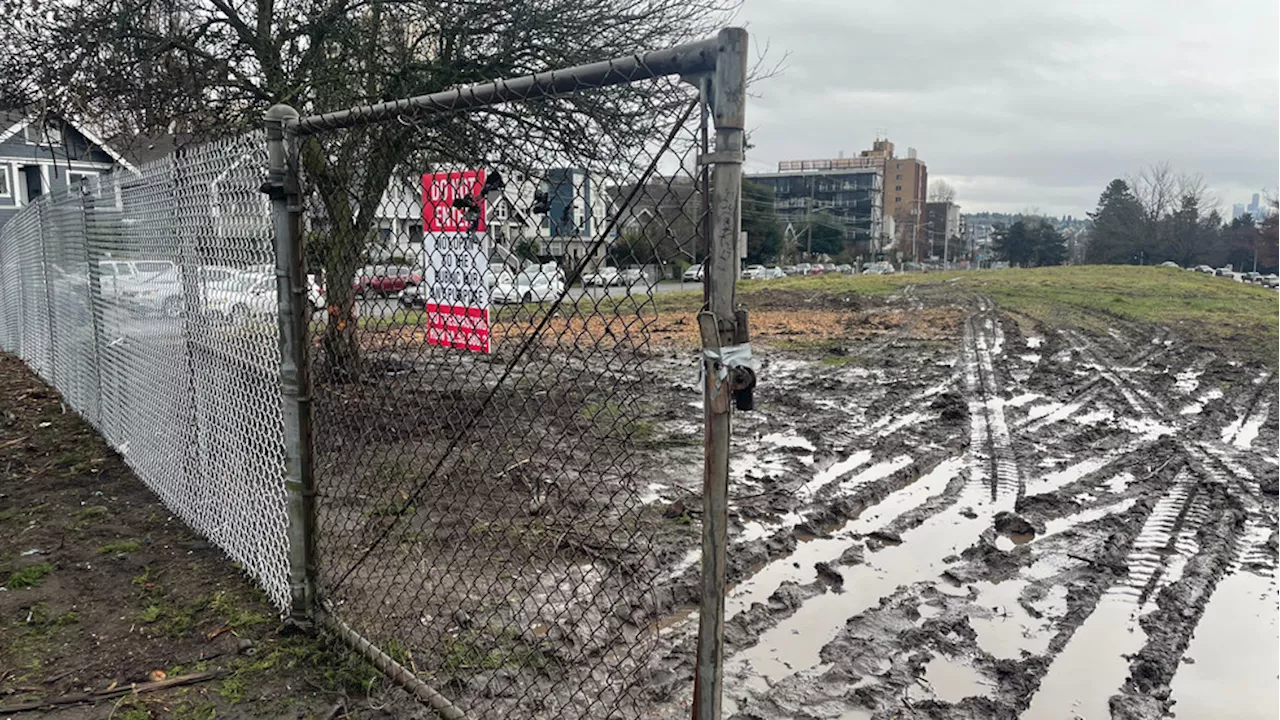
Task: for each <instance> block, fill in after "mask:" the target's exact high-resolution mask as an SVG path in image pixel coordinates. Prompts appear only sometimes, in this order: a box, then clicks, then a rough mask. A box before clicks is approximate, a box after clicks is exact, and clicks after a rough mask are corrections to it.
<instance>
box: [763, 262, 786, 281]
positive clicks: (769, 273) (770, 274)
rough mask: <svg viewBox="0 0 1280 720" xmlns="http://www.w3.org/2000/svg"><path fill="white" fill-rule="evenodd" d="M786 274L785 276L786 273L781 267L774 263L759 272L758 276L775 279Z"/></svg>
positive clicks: (764, 278)
mask: <svg viewBox="0 0 1280 720" xmlns="http://www.w3.org/2000/svg"><path fill="white" fill-rule="evenodd" d="M786 276H787V273H786V271H785V270H784V269H783V268H780V267H778V266H777V265H774V266H773V267H767V268H765V269H764V272H763V273H761V275H760V278H761V279H762V280H776V279H778V278H781V277H786Z"/></svg>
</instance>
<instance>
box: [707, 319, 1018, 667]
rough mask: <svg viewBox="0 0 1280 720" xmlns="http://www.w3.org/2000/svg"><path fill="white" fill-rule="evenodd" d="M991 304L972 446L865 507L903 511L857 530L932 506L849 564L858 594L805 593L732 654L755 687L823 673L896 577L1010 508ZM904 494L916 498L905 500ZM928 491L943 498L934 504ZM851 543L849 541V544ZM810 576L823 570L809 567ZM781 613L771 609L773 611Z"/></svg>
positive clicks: (924, 565)
mask: <svg viewBox="0 0 1280 720" xmlns="http://www.w3.org/2000/svg"><path fill="white" fill-rule="evenodd" d="M993 310H994V308H993V306H992V304H991V302H990V301H989V300H987V299H986V298H981V299H980V300H979V305H978V309H977V311H976V312H974V313H971V314H970V316H969V317H968V318H967V319H966V322H965V329H966V331H965V339H964V345H963V349H962V359H963V362H964V368H963V371H962V372H963V374H964V376H965V379H966V388H967V389H968V390H969V392H970V393H971V397H970V400H969V408H970V414H969V419H970V438H971V442H970V448H969V450H968V452H967V453H966V454H965V455H964V456H957V457H952V458H948V459H947V460H944V461H942V462H941V463H939V465H938V466H937V467H936V468H935V469H934V471H932V472H931V473H929V474H928V475H926V476H925V478H922V479H920V480H917V481H916V482H915V483H912V484H910V485H907V486H905V487H904V488H902V489H901V490H900V491H898V493H892V494H890V496H888V497H886V498H885V499H884V500H882V501H881V502H880V503H877V504H876V505H874V506H872V508H868V509H867V510H864V514H867V513H870V512H871V510H872V509H873V508H880V507H881V506H884V507H888V508H892V509H893V511H898V510H901V511H900V512H897V514H896V515H895V516H893V517H889V518H885V519H884V520H881V519H880V517H876V518H874V520H873V523H874V527H873V526H872V525H871V524H868V525H867V526H866V527H859V528H858V531H861V532H864V533H869V532H873V531H875V530H877V529H882V528H885V527H888V526H889V525H890V524H892V523H893V522H894V521H895V520H898V519H901V518H902V517H904V516H905V515H907V514H908V513H909V511H910V510H912V509H918V508H920V507H922V506H923V505H925V504H932V505H935V508H934V509H933V510H932V511H931V512H928V513H927V514H926V515H925V516H924V517H921V518H919V523H918V524H916V525H914V526H913V527H912V528H910V529H909V530H906V531H904V532H903V533H902V535H901V538H900V540H899V542H896V543H891V544H889V545H887V546H885V547H882V548H881V549H879V550H876V551H875V552H872V553H869V554H868V555H867V557H866V560H865V562H863V563H861V564H855V565H852V566H849V567H847V568H845V570H844V578H843V583H844V584H845V585H847V586H848V587H850V588H856V593H852V594H851V593H840V592H821V591H820V594H818V595H816V596H814V597H809V598H808V599H805V600H803V601H802V602H801V603H800V604H799V606H798V607H795V608H794V609H793V610H794V611H793V612H792V613H791V614H789V615H787V616H786V617H783V618H782V619H781V621H779V622H778V623H777V624H776V625H774V626H772V627H771V628H769V629H768V630H766V631H765V632H763V633H761V634H760V635H759V636H758V637H757V638H756V639H755V642H753V643H751V644H750V645H748V646H746V647H745V648H743V649H741V650H739V651H738V652H737V653H736V654H735V655H734V656H733V657H732V658H731V660H730V663H729V667H728V668H727V669H726V676H727V677H736V678H737V679H739V680H741V681H742V682H743V683H744V684H745V685H746V686H747V687H749V688H750V689H752V690H755V691H757V692H767V691H768V690H769V688H770V687H772V686H775V685H776V684H777V683H779V682H784V681H790V682H804V681H806V680H807V679H808V678H809V677H811V676H812V675H814V674H815V673H819V672H821V670H822V667H821V653H822V649H823V648H824V647H825V646H826V645H827V644H828V643H829V642H830V641H831V640H833V639H834V638H835V637H836V636H837V635H838V633H839V631H840V629H841V628H842V627H843V626H844V624H845V623H846V622H847V620H848V619H849V618H853V617H856V616H858V615H860V614H861V613H863V612H865V611H866V610H867V609H869V608H870V607H872V606H874V605H875V604H876V603H878V602H879V600H880V598H881V597H883V596H884V595H886V594H890V593H892V591H893V590H894V589H895V588H896V587H898V586H899V585H903V584H913V583H916V582H920V581H925V580H931V579H933V578H936V577H937V576H938V575H939V574H940V573H941V570H942V565H943V564H944V563H943V560H944V558H947V557H950V556H954V555H956V554H958V553H959V552H960V551H962V550H963V549H964V548H966V547H968V546H970V545H971V544H972V543H973V542H974V541H976V540H977V538H978V537H979V536H980V535H981V533H982V531H983V530H985V529H986V528H988V527H989V526H990V523H991V518H992V517H993V516H994V515H995V513H996V512H997V510H998V509H1012V507H1013V505H1014V503H1015V502H1016V499H1017V497H1018V496H1019V495H1020V493H1021V492H1022V489H1023V487H1022V481H1021V474H1020V472H1019V469H1018V463H1017V460H1016V458H1015V456H1014V454H1013V450H1012V442H1011V438H1010V433H1009V429H1008V425H1007V423H1006V421H1005V419H1004V413H1003V405H1004V400H1003V398H1002V396H1001V388H1000V384H999V380H998V376H997V374H996V371H995V362H994V356H995V355H998V354H999V352H1001V350H1002V344H1003V339H1002V337H1001V335H1002V332H1001V331H1000V329H999V320H998V318H996V317H995V316H994V312H993ZM962 468H964V469H967V471H968V477H967V478H966V479H965V480H964V482H962V483H959V485H958V488H959V489H958V490H957V491H955V492H953V494H952V495H950V497H946V495H945V493H943V494H941V495H939V494H938V493H935V492H933V490H934V489H937V488H946V487H950V486H952V485H953V484H952V483H951V479H952V478H953V477H958V476H960V474H961V469H962ZM903 497H910V498H911V499H912V500H911V502H903V501H902V499H901V498H903ZM930 498H935V499H940V500H941V502H936V503H929V500H930ZM884 514H889V513H884ZM881 517H883V515H882V516H881ZM855 522H857V521H855ZM848 545H849V544H848V543H846V544H845V545H844V547H845V548H846V549H847V548H848ZM823 549H828V548H823ZM829 550H830V552H831V555H829V556H828V560H827V561H828V562H830V563H831V564H832V565H833V566H839V558H840V557H841V552H842V551H841V552H837V550H840V546H839V545H838V544H837V545H835V546H832V547H830V548H829ZM806 559H811V558H806ZM810 574H816V573H812V572H807V573H806V575H810ZM781 614H782V613H773V615H772V616H773V617H774V618H776V617H778V616H779V615H781ZM800 638H803V639H802V640H801V639H800Z"/></svg>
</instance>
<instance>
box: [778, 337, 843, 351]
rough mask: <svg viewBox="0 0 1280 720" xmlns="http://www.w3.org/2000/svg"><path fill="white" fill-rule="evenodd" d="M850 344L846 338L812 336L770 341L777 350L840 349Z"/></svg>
mask: <svg viewBox="0 0 1280 720" xmlns="http://www.w3.org/2000/svg"><path fill="white" fill-rule="evenodd" d="M847 344H849V341H848V340H846V339H845V338H839V337H830V338H812V339H807V340H776V341H774V342H771V343H769V345H770V346H771V347H773V349H775V350H791V351H803V350H838V349H841V348H843V347H844V346H845V345H847Z"/></svg>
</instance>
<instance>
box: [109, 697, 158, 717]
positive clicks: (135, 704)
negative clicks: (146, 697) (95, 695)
mask: <svg viewBox="0 0 1280 720" xmlns="http://www.w3.org/2000/svg"><path fill="white" fill-rule="evenodd" d="M111 717H112V719H113V720H116V719H117V718H118V720H151V711H150V710H148V709H147V706H146V705H145V704H144V703H143V702H142V701H141V700H139V699H138V698H131V697H125V698H123V699H121V701H120V704H119V705H116V707H115V710H113V711H112V713H111Z"/></svg>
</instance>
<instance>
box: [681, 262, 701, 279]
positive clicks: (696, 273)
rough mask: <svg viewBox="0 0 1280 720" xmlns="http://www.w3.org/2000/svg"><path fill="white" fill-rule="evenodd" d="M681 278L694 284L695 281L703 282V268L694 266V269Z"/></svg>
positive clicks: (687, 271)
mask: <svg viewBox="0 0 1280 720" xmlns="http://www.w3.org/2000/svg"><path fill="white" fill-rule="evenodd" d="M681 278H682V279H683V280H684V281H685V282H693V281H695V280H696V281H698V282H702V266H701V265H694V266H693V267H690V268H689V269H688V270H685V271H684V275H682V276H681Z"/></svg>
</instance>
